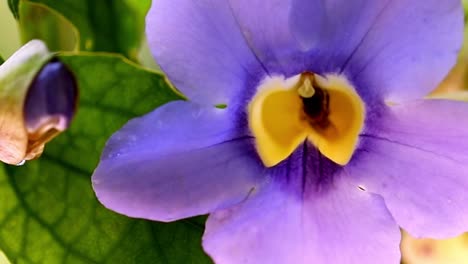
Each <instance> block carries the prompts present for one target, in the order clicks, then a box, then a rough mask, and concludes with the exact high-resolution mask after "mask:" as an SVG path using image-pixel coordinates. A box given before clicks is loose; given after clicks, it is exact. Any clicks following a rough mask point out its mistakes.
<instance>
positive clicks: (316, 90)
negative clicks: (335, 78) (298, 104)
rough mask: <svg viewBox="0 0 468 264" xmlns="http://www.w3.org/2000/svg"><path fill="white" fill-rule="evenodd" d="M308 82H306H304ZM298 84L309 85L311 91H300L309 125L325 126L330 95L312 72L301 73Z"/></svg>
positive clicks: (327, 123) (326, 124) (327, 122)
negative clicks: (320, 85) (321, 86)
mask: <svg viewBox="0 0 468 264" xmlns="http://www.w3.org/2000/svg"><path fill="white" fill-rule="evenodd" d="M305 82H308V83H305ZM299 85H300V86H302V87H305V86H310V89H311V92H309V93H300V97H301V100H302V104H303V110H304V113H305V114H306V115H307V120H308V121H309V123H310V125H311V126H313V127H318V128H322V129H324V128H326V127H327V126H328V125H329V124H330V121H329V120H328V116H329V114H330V96H329V94H328V93H327V91H325V90H324V89H322V88H320V87H319V85H318V84H317V82H316V81H315V78H314V76H313V75H312V74H303V76H302V78H301V81H300V83H299Z"/></svg>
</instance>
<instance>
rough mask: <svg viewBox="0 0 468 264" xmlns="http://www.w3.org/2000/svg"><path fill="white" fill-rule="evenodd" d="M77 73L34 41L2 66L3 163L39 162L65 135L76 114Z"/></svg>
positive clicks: (0, 153) (0, 127)
mask: <svg viewBox="0 0 468 264" xmlns="http://www.w3.org/2000/svg"><path fill="white" fill-rule="evenodd" d="M77 98H78V86H77V82H76V79H75V77H74V75H73V73H72V72H71V71H70V70H69V69H68V68H67V67H66V66H65V65H64V64H63V63H61V62H60V61H59V60H58V59H56V58H54V56H53V54H52V53H50V52H49V51H48V50H47V47H46V46H45V44H44V43H43V42H41V41H39V40H33V41H31V42H29V43H27V44H26V45H25V46H23V47H22V48H21V49H20V50H18V51H17V52H16V53H15V54H13V56H11V58H10V59H8V60H7V61H6V62H5V63H4V64H2V65H1V66H0V161H2V162H5V163H8V164H14V165H17V164H21V163H23V162H24V161H25V160H31V159H35V158H37V157H39V156H40V155H41V154H42V152H43V150H44V146H45V144H46V143H47V142H49V141H50V140H51V139H53V138H54V137H55V136H57V135H58V134H60V133H61V132H63V131H64V130H66V129H67V128H68V127H69V125H70V122H71V120H72V119H73V117H74V115H75V112H76V104H77Z"/></svg>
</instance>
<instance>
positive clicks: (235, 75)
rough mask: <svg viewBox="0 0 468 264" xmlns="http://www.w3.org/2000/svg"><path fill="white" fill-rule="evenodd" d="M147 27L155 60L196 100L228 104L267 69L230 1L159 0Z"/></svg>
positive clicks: (178, 85) (148, 19) (155, 4)
mask: <svg viewBox="0 0 468 264" xmlns="http://www.w3.org/2000/svg"><path fill="white" fill-rule="evenodd" d="M146 33H147V36H148V40H149V45H150V48H151V50H152V52H153V55H154V56H155V58H156V61H157V62H158V63H159V65H160V66H161V68H162V69H163V70H164V72H165V73H166V74H167V75H168V77H169V79H170V80H171V81H172V82H173V83H174V85H175V86H176V87H177V88H178V89H180V90H181V91H182V93H184V94H185V95H186V96H187V97H188V98H190V99H191V100H193V101H196V102H203V103H209V104H212V105H215V104H225V103H227V104H228V103H229V102H230V100H231V99H233V98H235V96H234V95H237V93H238V92H239V90H241V89H243V88H244V87H245V86H246V85H247V84H246V83H247V82H249V81H251V80H252V79H255V80H256V81H258V79H259V78H261V77H262V76H264V75H265V72H264V71H263V69H262V67H261V65H260V64H259V62H258V60H257V58H256V57H255V55H254V54H253V52H252V50H251V49H250V47H249V45H248V43H247V42H246V40H245V37H244V36H243V34H242V32H241V30H240V28H239V26H238V24H237V21H236V18H235V17H234V16H233V14H232V10H231V8H230V6H229V4H228V1H219V0H202V1H193V0H170V1H167V0H154V1H153V4H152V7H151V9H150V11H149V13H148V16H147V20H146Z"/></svg>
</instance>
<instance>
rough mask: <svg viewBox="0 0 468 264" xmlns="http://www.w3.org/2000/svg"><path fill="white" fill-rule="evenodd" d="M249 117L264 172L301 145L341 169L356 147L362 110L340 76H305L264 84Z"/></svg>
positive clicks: (278, 78) (273, 80)
mask: <svg viewBox="0 0 468 264" xmlns="http://www.w3.org/2000/svg"><path fill="white" fill-rule="evenodd" d="M248 113H249V126H250V129H251V131H252V134H253V135H254V137H255V140H256V148H257V152H258V154H259V156H260V158H261V159H262V161H263V163H264V165H265V166H266V167H272V166H275V165H277V164H278V163H280V162H281V161H283V160H285V159H286V158H288V157H289V156H290V155H291V154H292V153H293V152H294V151H295V150H296V149H297V148H298V146H300V145H301V144H303V143H304V141H309V143H311V144H312V145H314V146H315V147H316V148H317V149H318V150H319V151H320V153H321V154H322V155H323V156H325V157H327V158H328V159H330V160H331V161H333V162H335V163H336V164H339V165H342V166H344V165H346V164H347V163H348V162H349V161H350V159H351V158H352V155H353V153H354V151H355V149H356V147H357V144H358V141H359V134H360V133H361V130H362V128H363V125H364V118H365V107H364V103H363V101H362V99H361V98H360V97H359V95H358V94H357V93H356V90H355V89H354V87H353V86H352V85H351V84H350V83H349V82H348V81H347V79H346V78H345V77H344V76H341V75H332V74H330V75H325V76H321V75H317V74H314V73H311V72H304V73H302V74H300V75H296V76H294V77H291V78H289V79H284V78H281V77H273V78H271V77H269V78H267V79H266V80H265V81H264V82H263V83H262V84H261V85H260V86H259V87H258V90H257V93H256V94H255V96H254V97H253V98H252V100H251V102H250V104H249V106H248Z"/></svg>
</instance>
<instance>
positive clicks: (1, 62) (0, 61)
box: [0, 56, 5, 65]
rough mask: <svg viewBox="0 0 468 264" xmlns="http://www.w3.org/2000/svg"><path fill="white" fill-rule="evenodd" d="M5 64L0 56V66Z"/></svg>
mask: <svg viewBox="0 0 468 264" xmlns="http://www.w3.org/2000/svg"><path fill="white" fill-rule="evenodd" d="M4 62H5V60H4V59H3V58H2V56H0V65H2V64H3V63H4Z"/></svg>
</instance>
